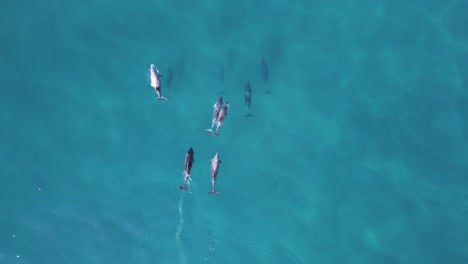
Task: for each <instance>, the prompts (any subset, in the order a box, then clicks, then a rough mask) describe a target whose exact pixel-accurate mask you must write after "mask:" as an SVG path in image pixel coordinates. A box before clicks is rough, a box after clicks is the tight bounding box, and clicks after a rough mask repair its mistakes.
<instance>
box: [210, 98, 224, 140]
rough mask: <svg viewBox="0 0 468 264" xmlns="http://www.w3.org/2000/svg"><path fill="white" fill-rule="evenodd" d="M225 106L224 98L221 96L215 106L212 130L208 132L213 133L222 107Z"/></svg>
mask: <svg viewBox="0 0 468 264" xmlns="http://www.w3.org/2000/svg"><path fill="white" fill-rule="evenodd" d="M222 106H223V96H222V95H221V96H219V98H218V100H217V101H216V103H214V105H213V118H212V119H211V128H209V129H206V131H207V132H210V133H213V127H214V125H215V124H216V122H217V121H218V115H219V111H220V110H221V107H222Z"/></svg>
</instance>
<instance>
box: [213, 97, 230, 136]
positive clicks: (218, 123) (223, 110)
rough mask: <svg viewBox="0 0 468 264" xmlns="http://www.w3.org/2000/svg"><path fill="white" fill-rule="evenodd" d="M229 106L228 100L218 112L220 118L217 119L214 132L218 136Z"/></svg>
mask: <svg viewBox="0 0 468 264" xmlns="http://www.w3.org/2000/svg"><path fill="white" fill-rule="evenodd" d="M228 107H229V104H228V102H227V101H226V102H225V103H224V104H223V106H222V107H221V110H219V114H218V120H217V121H216V131H214V132H213V135H215V136H218V135H219V134H218V130H219V127H221V124H223V121H224V118H225V117H226V116H227V108H228Z"/></svg>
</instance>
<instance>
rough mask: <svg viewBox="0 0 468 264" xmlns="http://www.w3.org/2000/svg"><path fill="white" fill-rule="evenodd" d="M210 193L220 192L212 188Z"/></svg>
mask: <svg viewBox="0 0 468 264" xmlns="http://www.w3.org/2000/svg"><path fill="white" fill-rule="evenodd" d="M208 193H209V194H218V193H219V192H218V191H216V190H215V189H211V191H209V192H208Z"/></svg>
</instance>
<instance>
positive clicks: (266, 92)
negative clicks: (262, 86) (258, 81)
mask: <svg viewBox="0 0 468 264" xmlns="http://www.w3.org/2000/svg"><path fill="white" fill-rule="evenodd" d="M272 93H273V92H272V91H270V90H266V91H265V94H272Z"/></svg>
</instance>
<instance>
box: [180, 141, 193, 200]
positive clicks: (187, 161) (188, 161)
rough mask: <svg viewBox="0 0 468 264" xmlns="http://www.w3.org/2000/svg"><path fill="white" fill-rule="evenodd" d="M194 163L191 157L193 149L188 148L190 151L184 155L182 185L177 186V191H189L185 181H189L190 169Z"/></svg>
mask: <svg viewBox="0 0 468 264" xmlns="http://www.w3.org/2000/svg"><path fill="white" fill-rule="evenodd" d="M194 161H195V159H194V157H193V148H192V147H190V149H189V150H188V151H187V154H185V165H184V184H182V185H181V186H179V189H181V190H187V191H189V188H188V187H187V181H189V179H190V170H191V169H192V165H193V162H194Z"/></svg>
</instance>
